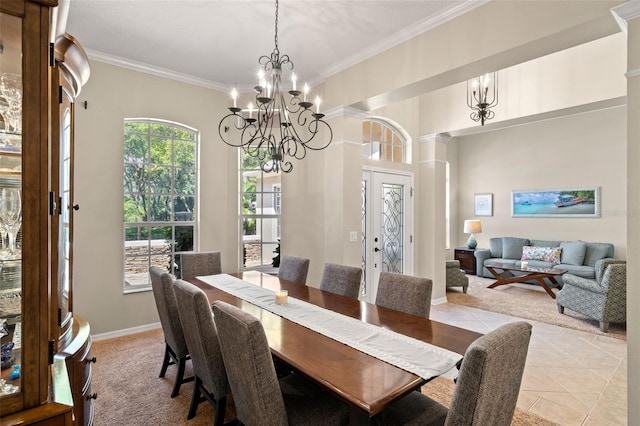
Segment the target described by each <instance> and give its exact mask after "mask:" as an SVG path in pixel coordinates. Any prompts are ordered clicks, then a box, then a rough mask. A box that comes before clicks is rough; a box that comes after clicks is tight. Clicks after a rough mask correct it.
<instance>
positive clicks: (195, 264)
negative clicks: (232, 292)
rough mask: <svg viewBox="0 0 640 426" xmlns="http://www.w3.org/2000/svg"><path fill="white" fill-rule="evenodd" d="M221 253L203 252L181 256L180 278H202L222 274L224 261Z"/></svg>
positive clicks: (182, 254)
mask: <svg viewBox="0 0 640 426" xmlns="http://www.w3.org/2000/svg"><path fill="white" fill-rule="evenodd" d="M221 258H222V256H221V254H220V252H219V251H201V252H193V253H181V254H180V278H182V279H183V280H186V279H187V278H193V277H200V276H203V275H216V274H221V273H222V261H221Z"/></svg>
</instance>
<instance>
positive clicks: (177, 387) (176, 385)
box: [171, 358, 187, 398]
mask: <svg viewBox="0 0 640 426" xmlns="http://www.w3.org/2000/svg"><path fill="white" fill-rule="evenodd" d="M186 362H187V359H186V358H180V360H179V361H178V372H177V373H176V382H175V383H174V385H173V391H172V392H171V398H175V397H176V396H178V393H179V392H180V385H181V384H182V383H184V368H185V364H186Z"/></svg>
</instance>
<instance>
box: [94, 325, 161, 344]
mask: <svg viewBox="0 0 640 426" xmlns="http://www.w3.org/2000/svg"><path fill="white" fill-rule="evenodd" d="M157 328H161V325H160V323H159V322H154V323H152V324H146V325H140V326H137V327H131V328H125V329H122V330H115V331H108V332H106V333H100V334H93V335H92V336H91V339H92V340H93V341H94V342H97V341H99V340H105V339H113V338H114V337H122V336H128V335H130V334H136V333H142V332H143V331H149V330H155V329H157Z"/></svg>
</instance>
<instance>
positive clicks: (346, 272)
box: [320, 263, 362, 299]
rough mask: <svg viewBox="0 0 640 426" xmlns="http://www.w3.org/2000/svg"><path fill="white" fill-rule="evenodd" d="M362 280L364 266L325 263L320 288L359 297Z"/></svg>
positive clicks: (355, 297)
mask: <svg viewBox="0 0 640 426" xmlns="http://www.w3.org/2000/svg"><path fill="white" fill-rule="evenodd" d="M361 280H362V268H358V267H355V266H346V265H336V264H335V263H325V265H324V271H323V272H322V278H321V279H320V290H325V291H330V292H331V293H336V294H341V295H343V296H348V297H352V298H354V299H357V298H358V295H359V293H360V281H361Z"/></svg>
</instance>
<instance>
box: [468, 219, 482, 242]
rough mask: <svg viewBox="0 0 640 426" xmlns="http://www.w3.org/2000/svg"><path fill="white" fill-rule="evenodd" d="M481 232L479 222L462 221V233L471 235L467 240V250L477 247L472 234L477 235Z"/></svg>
mask: <svg viewBox="0 0 640 426" xmlns="http://www.w3.org/2000/svg"><path fill="white" fill-rule="evenodd" d="M481 232H482V223H480V221H479V220H465V221H464V233H465V234H471V236H470V237H469V239H468V240H467V248H470V249H474V248H476V246H477V245H478V242H477V241H476V239H475V237H474V236H473V234H479V233H481Z"/></svg>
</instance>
